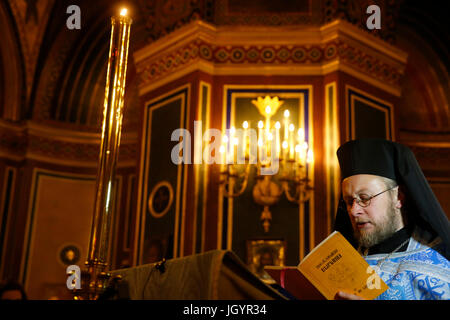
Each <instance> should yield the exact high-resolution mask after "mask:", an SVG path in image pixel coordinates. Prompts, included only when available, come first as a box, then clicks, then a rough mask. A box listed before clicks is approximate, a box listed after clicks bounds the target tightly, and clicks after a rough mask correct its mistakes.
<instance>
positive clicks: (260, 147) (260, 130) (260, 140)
mask: <svg viewBox="0 0 450 320" xmlns="http://www.w3.org/2000/svg"><path fill="white" fill-rule="evenodd" d="M263 128H264V122H262V121H261V120H260V121H258V158H259V160H260V161H261V160H262V155H263V145H264V144H263Z"/></svg>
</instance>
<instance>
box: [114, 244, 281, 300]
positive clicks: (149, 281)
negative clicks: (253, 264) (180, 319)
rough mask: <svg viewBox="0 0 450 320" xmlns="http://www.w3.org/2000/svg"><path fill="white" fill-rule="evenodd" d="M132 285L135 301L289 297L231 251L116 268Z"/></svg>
mask: <svg viewBox="0 0 450 320" xmlns="http://www.w3.org/2000/svg"><path fill="white" fill-rule="evenodd" d="M111 274H113V275H118V274H119V275H121V276H122V279H123V280H125V281H127V283H128V286H129V298H130V299H132V300H147V299H163V300H171V299H175V300H186V299H187V300H196V299H205V300H206V299H219V300H239V299H255V300H259V299H261V300H272V299H286V298H285V297H284V296H282V295H281V294H280V293H278V292H277V291H276V290H274V289H273V288H271V287H270V286H268V285H266V284H265V283H264V282H262V281H261V280H260V279H259V278H258V277H257V276H255V275H254V274H253V273H252V272H251V271H250V270H249V269H248V268H247V267H246V266H245V264H244V263H243V262H242V261H241V260H240V259H239V258H238V257H237V256H236V255H235V254H234V253H233V252H231V251H225V250H213V251H208V252H205V253H202V254H196V255H191V256H186V257H182V258H176V259H170V260H167V261H166V262H165V263H164V267H163V268H161V267H159V268H157V263H152V264H146V265H142V266H137V267H134V268H128V269H121V270H115V271H112V272H111Z"/></svg>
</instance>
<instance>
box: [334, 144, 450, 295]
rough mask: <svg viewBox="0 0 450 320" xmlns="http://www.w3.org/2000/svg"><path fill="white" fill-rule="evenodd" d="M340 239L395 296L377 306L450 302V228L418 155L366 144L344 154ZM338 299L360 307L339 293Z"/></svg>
mask: <svg viewBox="0 0 450 320" xmlns="http://www.w3.org/2000/svg"><path fill="white" fill-rule="evenodd" d="M337 155H338V159H339V165H340V168H341V178H342V196H341V200H340V205H339V209H338V212H337V215H336V221H335V230H337V231H340V232H341V233H342V234H343V235H344V236H345V237H346V238H347V240H349V242H350V243H352V244H353V246H354V247H355V248H357V249H358V251H359V252H360V253H361V254H362V255H363V257H364V258H365V260H366V261H367V262H368V263H369V265H370V266H372V267H373V269H374V270H375V271H377V273H378V274H379V275H380V277H381V278H382V279H383V281H384V282H385V283H386V284H387V285H388V286H389V289H388V290H387V291H385V292H384V293H383V294H381V295H380V296H379V297H378V298H377V299H383V300H400V299H401V300H435V299H444V300H449V299H450V263H449V260H448V259H449V256H450V224H449V220H448V218H447V216H446V215H445V213H444V211H443V210H442V207H441V206H440V204H439V202H438V200H437V199H436V197H435V195H434V193H433V191H432V190H431V188H430V186H429V184H428V182H427V180H426V179H425V177H424V175H423V173H422V170H421V169H420V166H419V164H418V163H417V161H416V159H415V157H414V154H413V153H412V152H411V150H410V149H409V148H408V147H406V146H404V145H401V144H399V143H395V142H392V141H387V140H378V139H364V140H354V141H349V142H347V143H345V144H343V145H342V146H341V147H340V148H339V149H338V151H337ZM336 298H337V299H355V300H356V299H359V297H358V296H355V295H352V294H348V293H345V292H339V293H338V295H337V297H336Z"/></svg>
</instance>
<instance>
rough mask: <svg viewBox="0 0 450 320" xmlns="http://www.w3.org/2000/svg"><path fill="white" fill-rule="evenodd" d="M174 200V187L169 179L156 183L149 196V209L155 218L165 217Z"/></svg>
mask: <svg viewBox="0 0 450 320" xmlns="http://www.w3.org/2000/svg"><path fill="white" fill-rule="evenodd" d="M172 202H173V188H172V185H171V184H170V183H169V182H168V181H161V182H159V183H158V184H156V185H155V186H154V187H153V189H152V192H151V193H150V196H149V198H148V211H150V214H151V215H152V216H153V217H155V218H161V217H163V216H164V215H165V214H166V213H167V211H169V209H170V207H171V206H172Z"/></svg>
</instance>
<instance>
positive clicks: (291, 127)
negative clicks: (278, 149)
mask: <svg viewBox="0 0 450 320" xmlns="http://www.w3.org/2000/svg"><path fill="white" fill-rule="evenodd" d="M294 130H295V127H294V124H293V123H291V124H290V125H289V159H291V160H294V148H295V143H294Z"/></svg>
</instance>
